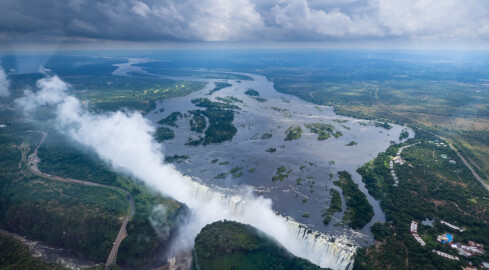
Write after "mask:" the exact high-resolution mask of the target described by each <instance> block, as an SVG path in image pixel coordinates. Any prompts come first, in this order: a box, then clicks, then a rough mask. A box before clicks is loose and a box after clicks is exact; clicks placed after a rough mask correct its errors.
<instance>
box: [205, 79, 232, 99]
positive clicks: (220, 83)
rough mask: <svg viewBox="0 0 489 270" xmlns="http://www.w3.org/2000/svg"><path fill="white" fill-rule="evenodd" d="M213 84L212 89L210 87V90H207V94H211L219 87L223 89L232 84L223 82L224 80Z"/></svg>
mask: <svg viewBox="0 0 489 270" xmlns="http://www.w3.org/2000/svg"><path fill="white" fill-rule="evenodd" d="M215 85H216V86H215V87H214V89H212V90H211V91H209V94H208V95H209V96H210V95H212V94H214V93H215V92H217V91H219V90H221V89H224V88H226V87H230V86H233V85H232V84H230V83H225V82H216V83H215Z"/></svg>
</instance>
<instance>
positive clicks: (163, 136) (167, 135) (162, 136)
mask: <svg viewBox="0 0 489 270" xmlns="http://www.w3.org/2000/svg"><path fill="white" fill-rule="evenodd" d="M154 137H155V140H156V141H157V142H159V143H161V142H164V141H166V140H171V139H173V138H175V133H174V132H173V130H172V129H170V128H167V127H158V128H157V129H156V132H155V136H154Z"/></svg>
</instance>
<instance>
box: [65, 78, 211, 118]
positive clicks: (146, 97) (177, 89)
mask: <svg viewBox="0 0 489 270" xmlns="http://www.w3.org/2000/svg"><path fill="white" fill-rule="evenodd" d="M64 79H65V80H66V81H67V82H69V83H71V84H72V86H73V89H74V90H75V95H76V96H77V97H78V98H80V99H81V100H83V101H85V102H86V103H87V104H89V106H90V107H91V108H92V109H94V110H97V111H115V110H119V109H121V108H124V107H126V108H129V109H134V110H138V111H143V112H149V111H150V110H151V109H154V107H155V102H156V101H158V100H162V99H166V98H172V97H178V96H185V95H188V94H190V93H192V92H194V91H198V90H200V89H202V88H203V87H204V86H205V83H202V82H187V81H186V82H180V81H172V80H162V79H157V78H144V79H140V78H134V77H124V76H113V75H108V76H92V77H89V78H87V77H78V76H74V77H67V78H64Z"/></svg>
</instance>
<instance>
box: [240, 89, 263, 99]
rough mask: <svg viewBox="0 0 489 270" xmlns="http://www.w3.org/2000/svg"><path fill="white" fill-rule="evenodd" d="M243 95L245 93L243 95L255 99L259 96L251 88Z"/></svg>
mask: <svg viewBox="0 0 489 270" xmlns="http://www.w3.org/2000/svg"><path fill="white" fill-rule="evenodd" d="M244 93H245V95H247V96H250V97H257V96H259V95H260V93H259V92H258V91H256V90H255V89H253V88H250V89H248V90H246V91H245V92H244Z"/></svg>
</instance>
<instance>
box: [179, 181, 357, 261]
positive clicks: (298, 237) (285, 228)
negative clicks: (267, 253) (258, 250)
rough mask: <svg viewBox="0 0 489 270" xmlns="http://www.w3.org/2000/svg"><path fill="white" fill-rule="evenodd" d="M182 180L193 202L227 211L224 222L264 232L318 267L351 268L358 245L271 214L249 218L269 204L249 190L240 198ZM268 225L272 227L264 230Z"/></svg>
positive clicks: (227, 191) (276, 214)
mask: <svg viewBox="0 0 489 270" xmlns="http://www.w3.org/2000/svg"><path fill="white" fill-rule="evenodd" d="M185 179H186V180H187V181H188V183H189V184H190V185H191V190H192V192H191V193H192V196H193V198H194V199H195V200H196V201H198V202H200V203H201V204H204V203H205V204H217V205H220V206H221V207H222V209H225V211H227V213H226V214H225V215H224V216H225V218H226V219H230V220H235V221H238V222H242V223H246V224H249V225H252V226H254V227H256V228H258V229H260V230H262V231H264V232H265V233H267V234H269V235H271V236H272V237H274V238H275V240H277V241H278V242H279V243H280V244H282V245H283V246H284V247H285V248H286V249H288V250H289V251H290V252H291V253H292V254H294V255H296V256H298V257H302V258H305V259H308V260H309V261H311V262H312V263H314V264H316V265H319V266H321V267H329V268H332V269H346V270H349V269H351V268H352V267H353V256H354V254H355V251H356V248H357V245H356V244H354V243H353V241H352V240H350V239H349V238H348V237H347V236H346V235H342V236H331V235H327V234H323V233H321V232H318V231H314V230H310V229H308V228H307V227H306V225H304V224H301V223H299V222H297V221H295V220H294V219H292V218H291V217H285V216H282V215H280V214H278V213H276V212H273V211H271V210H270V212H268V211H265V212H260V213H261V215H260V217H259V218H258V219H256V218H253V217H252V216H251V214H252V212H254V211H257V208H256V202H259V203H260V202H263V203H264V202H269V200H267V199H263V198H261V197H260V198H257V197H254V196H252V195H251V192H249V190H248V192H241V193H242V194H243V195H237V194H238V192H236V191H233V190H230V189H225V188H221V187H217V186H212V187H209V186H206V185H203V184H201V183H199V182H197V181H196V180H193V179H192V178H190V177H188V176H186V177H185ZM264 206H265V207H262V208H267V207H268V206H269V205H264ZM270 209H271V207H270ZM260 210H261V209H260ZM260 210H258V211H260ZM221 211H222V210H221ZM265 215H268V216H265ZM267 221H269V222H270V223H271V224H273V226H267V225H268V224H266V222H267Z"/></svg>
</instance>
